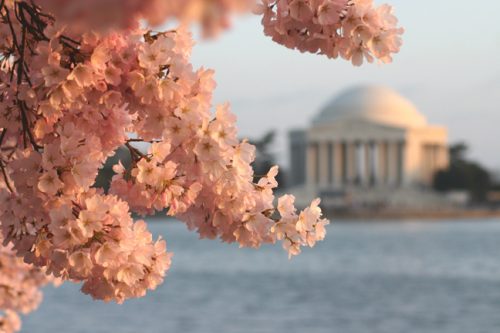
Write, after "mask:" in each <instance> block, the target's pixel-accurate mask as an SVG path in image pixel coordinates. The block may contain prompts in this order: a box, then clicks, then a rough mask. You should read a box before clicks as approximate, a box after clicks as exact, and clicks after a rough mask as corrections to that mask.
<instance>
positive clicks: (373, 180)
mask: <svg viewBox="0 0 500 333" xmlns="http://www.w3.org/2000/svg"><path fill="white" fill-rule="evenodd" d="M368 145H369V147H370V159H369V162H370V168H369V172H370V173H369V184H370V186H375V184H377V173H378V170H377V169H378V152H377V150H378V146H377V144H376V143H375V141H370V143H369V144H368Z"/></svg>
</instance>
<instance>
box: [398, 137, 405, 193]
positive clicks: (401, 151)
mask: <svg viewBox="0 0 500 333" xmlns="http://www.w3.org/2000/svg"><path fill="white" fill-rule="evenodd" d="M396 147H397V163H398V164H397V165H398V168H397V170H398V172H397V185H398V186H403V185H404V184H405V181H406V179H405V178H406V163H405V162H406V144H405V142H404V141H400V142H398V143H397V146H396Z"/></svg>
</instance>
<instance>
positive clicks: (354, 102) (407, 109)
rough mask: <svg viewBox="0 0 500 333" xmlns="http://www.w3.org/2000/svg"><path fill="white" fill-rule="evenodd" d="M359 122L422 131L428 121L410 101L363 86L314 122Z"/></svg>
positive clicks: (336, 101) (341, 97) (334, 102)
mask: <svg viewBox="0 0 500 333" xmlns="http://www.w3.org/2000/svg"><path fill="white" fill-rule="evenodd" d="M344 119H356V120H357V119H359V120H366V121H371V122H375V123H379V124H383V125H389V126H394V127H401V128H414V127H422V126H425V125H426V124H427V121H426V119H425V117H424V116H423V115H422V114H421V113H420V112H418V110H417V108H416V107H415V106H414V105H413V104H412V103H411V102H410V101H408V100H407V99H406V98H404V97H403V96H401V95H399V94H398V93H397V92H395V91H394V90H392V89H389V88H385V87H380V86H363V87H356V88H353V89H349V90H346V91H345V92H343V93H341V94H340V95H339V96H337V97H336V98H335V99H333V100H332V101H331V102H330V103H328V104H327V105H326V106H325V107H324V108H323V109H322V110H321V112H320V113H319V114H318V115H317V116H316V117H315V118H314V120H313V124H315V125H319V124H325V123H331V122H335V121H337V120H344Z"/></svg>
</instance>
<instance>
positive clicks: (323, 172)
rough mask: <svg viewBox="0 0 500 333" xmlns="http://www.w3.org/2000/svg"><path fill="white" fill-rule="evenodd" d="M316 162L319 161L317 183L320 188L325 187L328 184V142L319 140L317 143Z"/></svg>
mask: <svg viewBox="0 0 500 333" xmlns="http://www.w3.org/2000/svg"><path fill="white" fill-rule="evenodd" d="M318 154H319V156H318V157H319V158H318V162H319V177H318V185H319V187H320V188H325V187H327V186H328V164H329V161H328V143H327V142H320V143H318Z"/></svg>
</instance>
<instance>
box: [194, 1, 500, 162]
mask: <svg viewBox="0 0 500 333" xmlns="http://www.w3.org/2000/svg"><path fill="white" fill-rule="evenodd" d="M387 1H390V0H387ZM376 2H377V3H378V4H380V3H382V2H381V1H378V0H376ZM391 3H392V4H393V5H394V7H395V9H396V14H397V16H398V17H399V19H400V23H401V25H402V26H403V27H404V28H405V29H406V33H405V34H404V36H403V38H404V45H403V48H402V51H401V52H400V53H399V54H397V55H395V57H394V62H393V63H392V64H387V65H378V64H365V65H363V67H361V68H355V67H353V66H352V65H351V64H350V63H348V62H346V61H345V60H329V59H327V58H326V57H324V56H319V55H311V54H301V53H299V52H298V51H292V50H289V49H286V48H284V47H282V46H280V45H278V44H275V43H274V42H272V41H271V40H270V39H269V38H268V37H266V36H264V35H263V33H262V27H261V25H260V21H259V18H258V17H251V16H250V17H245V18H237V19H235V21H234V25H233V29H232V30H230V31H229V32H226V33H224V34H223V35H222V36H220V37H219V38H218V39H217V40H215V41H204V42H202V43H200V44H198V45H197V46H196V47H195V50H194V54H193V63H194V64H195V65H196V66H204V67H209V68H213V69H214V70H215V71H216V76H215V78H216V80H217V83H218V87H217V90H216V94H215V102H216V103H220V102H224V101H229V102H230V103H231V105H232V109H233V111H234V112H235V113H236V115H237V116H238V127H239V129H240V132H241V135H242V136H244V137H258V136H260V135H262V134H263V133H264V132H266V131H268V130H270V129H276V130H278V133H279V140H278V143H277V145H276V148H275V150H276V151H277V153H278V154H279V157H280V162H285V164H287V162H288V161H287V159H288V151H287V150H288V145H287V141H286V140H287V130H289V129H290V128H296V127H305V126H307V125H308V124H309V122H310V120H311V119H312V118H313V116H314V115H315V114H316V113H317V112H318V111H319V110H318V109H319V108H320V107H321V106H322V105H323V104H325V103H326V102H327V101H328V100H330V99H331V98H332V97H333V96H334V95H336V94H338V93H339V92H341V91H342V90H344V89H346V88H349V87H351V86H353V85H358V84H382V85H386V86H389V87H391V88H393V89H395V90H397V91H399V92H400V93H401V94H402V95H404V96H405V97H407V98H408V99H410V100H411V101H412V102H413V103H414V104H415V105H416V106H417V107H418V109H419V110H420V112H422V113H423V114H424V115H425V116H426V117H427V119H428V120H429V122H430V123H434V124H439V125H444V126H447V127H448V130H449V134H450V141H451V142H455V141H459V140H464V141H466V142H467V143H469V146H470V153H471V154H470V155H471V157H473V158H475V159H477V160H479V161H480V162H482V163H484V164H485V165H486V166H487V167H489V168H492V169H495V170H500V20H499V18H498V15H499V14H500V1H499V0H483V1H470V0H392V1H391Z"/></svg>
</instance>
